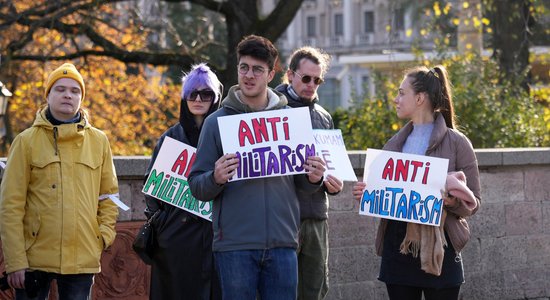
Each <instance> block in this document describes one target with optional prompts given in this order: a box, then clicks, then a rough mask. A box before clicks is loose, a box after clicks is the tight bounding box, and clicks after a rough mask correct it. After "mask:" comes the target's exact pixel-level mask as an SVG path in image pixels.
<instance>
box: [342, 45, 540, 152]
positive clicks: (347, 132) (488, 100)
mask: <svg viewBox="0 0 550 300" xmlns="http://www.w3.org/2000/svg"><path fill="white" fill-rule="evenodd" d="M418 64H422V62H419V63H418ZM424 64H426V65H427V66H433V65H435V64H443V65H444V66H445V67H446V68H447V70H448V71H449V76H450V80H451V82H452V83H453V95H454V97H453V101H454V105H455V113H456V116H457V120H458V126H459V130H461V131H462V132H463V133H464V134H466V135H467V136H468V137H469V138H470V140H471V141H472V143H473V145H474V147H475V148H498V147H548V146H550V137H549V135H550V127H549V125H548V124H549V122H548V119H549V118H550V109H549V107H548V102H547V101H536V100H535V99H536V98H535V97H533V96H530V95H529V94H528V93H527V92H525V91H524V90H522V89H521V87H520V86H519V85H518V84H515V83H514V82H511V81H507V80H500V82H499V80H498V79H499V77H500V72H499V69H498V66H497V64H496V63H494V62H493V61H492V60H486V59H483V58H481V57H479V56H477V55H473V54H468V55H463V56H455V57H453V58H443V59H441V60H439V61H437V62H424ZM398 74H399V75H398V76H397V75H396V76H394V77H393V78H390V77H387V76H380V75H379V76H375V85H376V87H377V88H376V90H377V92H376V96H375V97H374V98H368V97H364V96H363V97H357V96H356V95H352V98H353V99H354V103H356V104H355V105H354V106H352V107H351V108H350V109H348V110H343V109H338V110H336V111H335V112H333V117H334V121H335V126H336V127H337V128H340V129H341V130H342V132H343V135H344V139H345V141H346V147H347V149H349V150H352V149H366V148H367V147H372V148H380V147H382V146H383V145H384V143H385V142H386V141H387V140H388V139H389V138H390V137H391V136H392V135H393V134H395V133H396V132H397V130H398V129H399V128H401V126H402V125H403V124H404V121H401V120H398V118H397V116H396V114H395V109H394V107H393V98H394V97H395V94H396V92H397V89H398V87H399V84H400V82H401V80H402V73H398ZM543 94H545V93H543Z"/></svg>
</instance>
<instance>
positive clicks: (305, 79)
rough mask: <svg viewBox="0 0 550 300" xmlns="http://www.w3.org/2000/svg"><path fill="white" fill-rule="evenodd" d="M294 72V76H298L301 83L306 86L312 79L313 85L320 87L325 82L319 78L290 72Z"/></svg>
mask: <svg viewBox="0 0 550 300" xmlns="http://www.w3.org/2000/svg"><path fill="white" fill-rule="evenodd" d="M292 72H294V74H296V75H298V76H300V78H302V82H303V83H305V84H308V83H309V82H310V81H311V79H313V83H315V84H316V85H321V84H322V83H323V82H325V81H324V80H323V78H319V77H312V76H309V75H302V74H300V73H298V72H296V71H292Z"/></svg>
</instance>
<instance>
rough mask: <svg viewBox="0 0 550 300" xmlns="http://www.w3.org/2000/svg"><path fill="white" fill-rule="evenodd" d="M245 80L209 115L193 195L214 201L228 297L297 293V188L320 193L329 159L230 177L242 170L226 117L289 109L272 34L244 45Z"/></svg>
mask: <svg viewBox="0 0 550 300" xmlns="http://www.w3.org/2000/svg"><path fill="white" fill-rule="evenodd" d="M237 58H238V65H237V69H238V73H239V75H238V79H239V83H238V85H235V86H233V87H231V88H230V89H229V92H228V94H227V97H226V98H225V99H224V100H223V102H222V108H220V109H219V110H218V111H216V112H215V113H213V114H212V115H210V116H209V117H208V118H206V120H205V121H204V126H203V129H202V132H201V134H200V138H199V144H198V147H197V158H196V160H195V163H194V164H193V167H192V169H191V173H190V174H189V180H188V181H189V186H190V188H191V192H192V193H193V195H194V196H195V197H196V198H198V199H201V200H205V201H209V200H213V212H212V226H213V227H214V241H213V246H212V249H213V252H214V260H215V263H216V267H217V271H218V274H219V278H220V283H221V287H222V295H223V298H224V299H239V300H241V299H244V300H255V299H256V296H257V295H258V296H259V297H260V298H261V299H262V300H295V299H296V296H297V285H298V263H297V257H296V247H297V246H298V228H299V225H300V211H299V204H298V197H297V191H298V190H303V191H304V193H307V192H309V193H312V192H314V191H316V190H318V189H319V188H320V186H321V184H322V179H323V173H324V170H325V168H324V162H323V160H322V159H321V158H320V157H309V158H308V159H307V161H306V164H305V165H304V168H305V169H306V171H307V172H308V174H300V175H293V176H288V175H287V176H279V177H268V178H255V179H248V180H240V181H229V179H230V178H231V177H233V175H234V174H235V172H236V169H237V167H238V159H237V158H236V155H235V154H234V153H229V154H224V152H223V149H222V144H221V139H220V130H223V128H219V126H218V120H217V118H218V117H223V116H227V115H236V114H245V113H251V112H260V111H267V110H278V109H285V108H287V105H286V104H287V100H286V99H285V97H284V96H283V95H281V94H280V93H278V92H276V91H274V90H272V89H270V88H268V83H269V82H270V81H271V80H272V79H273V76H274V75H275V70H274V67H275V64H276V62H277V59H278V51H277V49H276V48H275V46H273V44H272V43H271V42H270V41H269V40H268V39H266V38H263V37H259V36H255V35H251V36H247V37H245V38H244V39H243V40H242V41H241V42H240V43H239V45H238V46H237Z"/></svg>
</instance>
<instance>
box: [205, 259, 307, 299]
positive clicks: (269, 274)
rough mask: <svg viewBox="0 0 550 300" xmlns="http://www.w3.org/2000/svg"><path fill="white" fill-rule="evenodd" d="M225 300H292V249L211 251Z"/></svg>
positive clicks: (295, 275) (295, 281) (294, 276)
mask: <svg viewBox="0 0 550 300" xmlns="http://www.w3.org/2000/svg"><path fill="white" fill-rule="evenodd" d="M214 259H215V261H216V267H217V271H218V274H219V277H220V282H221V287H222V296H223V299H224V300H232V299H238V300H248V299H250V300H255V299H256V294H258V295H259V296H260V299H262V300H287V299H288V300H295V299H296V295H297V292H296V291H297V286H298V263H297V259H296V250H295V249H293V248H274V249H265V250H240V251H225V252H214Z"/></svg>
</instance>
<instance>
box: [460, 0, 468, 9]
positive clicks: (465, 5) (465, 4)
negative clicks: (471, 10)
mask: <svg viewBox="0 0 550 300" xmlns="http://www.w3.org/2000/svg"><path fill="white" fill-rule="evenodd" d="M468 7H470V3H468V1H464V2H463V3H462V8H464V9H466V8H468Z"/></svg>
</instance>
